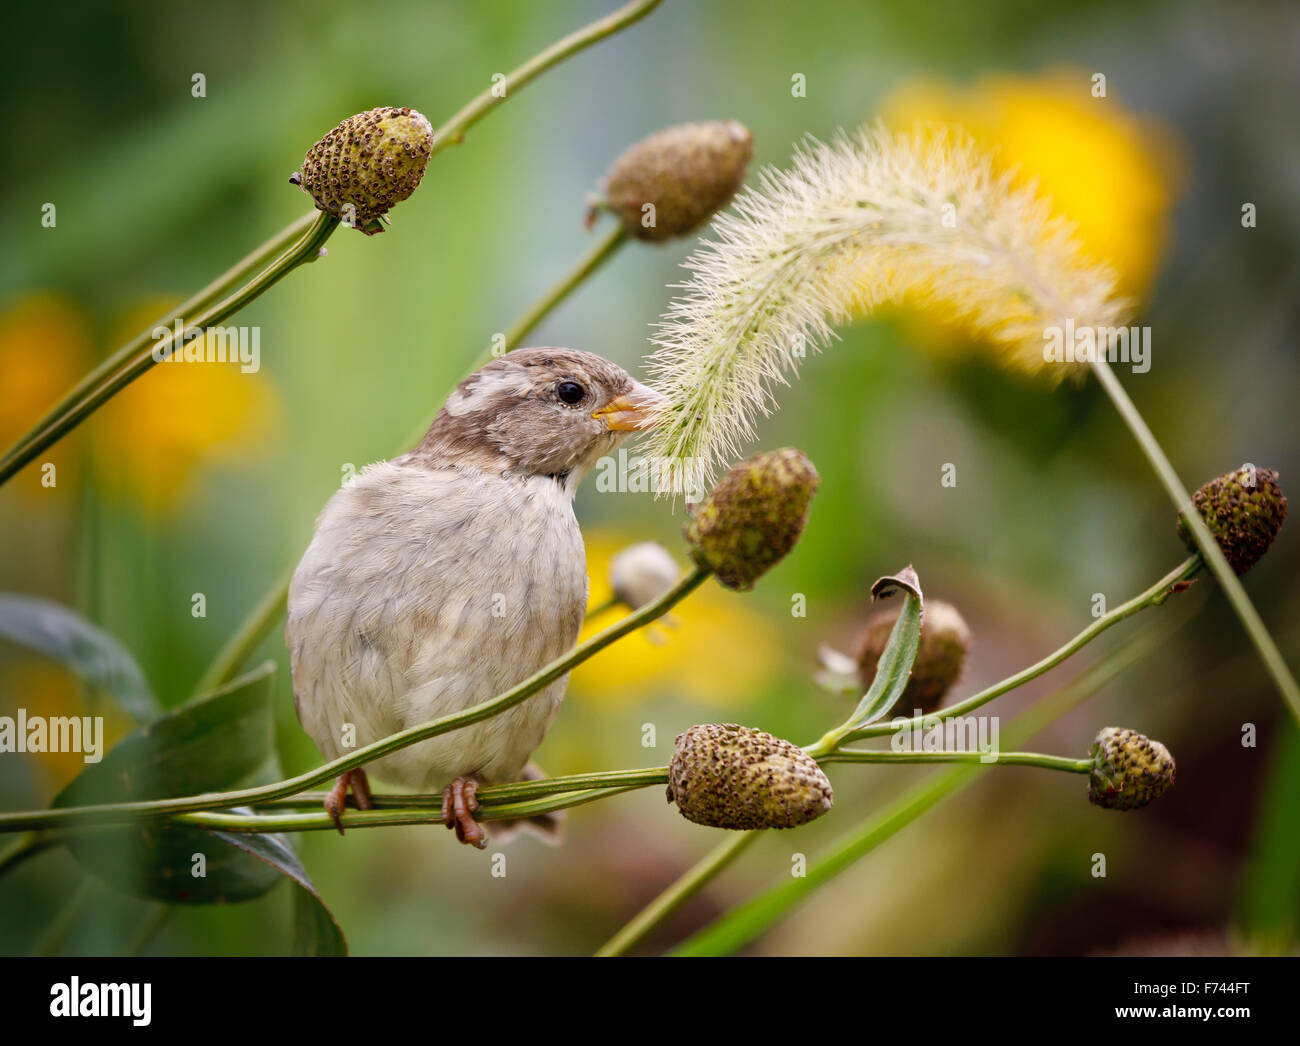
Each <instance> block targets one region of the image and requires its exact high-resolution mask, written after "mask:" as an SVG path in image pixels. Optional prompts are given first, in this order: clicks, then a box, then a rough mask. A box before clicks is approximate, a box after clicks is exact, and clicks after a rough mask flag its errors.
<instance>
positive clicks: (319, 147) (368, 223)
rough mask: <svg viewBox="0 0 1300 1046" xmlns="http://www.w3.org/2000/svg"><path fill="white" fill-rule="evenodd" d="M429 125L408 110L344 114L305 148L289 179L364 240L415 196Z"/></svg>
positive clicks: (428, 140)
mask: <svg viewBox="0 0 1300 1046" xmlns="http://www.w3.org/2000/svg"><path fill="white" fill-rule="evenodd" d="M432 146H433V126H432V125H431V124H430V123H429V121H428V119H427V118H426V117H425V116H424V115H423V114H421V113H418V112H416V111H415V110H414V109H408V108H405V107H403V108H394V107H392V106H385V107H382V108H379V109H370V110H367V111H366V112H364V113H357V115H356V116H349V117H348V118H347V119H346V120H344V121H343V122H342V123H341V124H339V125H338V126H337V127H335V128H334V130H332V131H330V132H329V134H327V135H325V137H324V138H322V139H321V140H320V141H319V142H317V143H316V144H315V145H313V146H312V147H311V149H310V150H308V152H307V156H306V157H305V158H304V159H303V162H302V173H301V174H294V175H293V176H292V177H291V178H290V179H289V181H291V182H293V183H294V184H295V185H301V186H302V188H303V191H304V192H308V193H310V194H311V197H312V199H313V200H315V201H316V206H317V208H319V209H320V210H322V211H324V212H325V213H326V214H332V215H334V217H336V218H341V219H343V220H344V221H346V222H347V223H348V224H350V225H352V226H353V227H354V228H357V229H360V230H361V231H362V232H364V233H365V234H366V235H367V236H373V235H374V234H375V233H377V232H383V231H384V226H383V224H382V222H386V221H387V220H388V218H387V214H388V212H389V210H390V209H391V208H392V207H393V206H394V205H395V204H398V203H401V202H402V201H403V200H405V199H406V198H407V197H408V196H410V195H411V193H413V192H415V190H416V188H417V187H418V186H419V184H420V181H421V179H422V178H423V177H424V169H425V167H427V166H428V164H429V155H430V151H431V149H432Z"/></svg>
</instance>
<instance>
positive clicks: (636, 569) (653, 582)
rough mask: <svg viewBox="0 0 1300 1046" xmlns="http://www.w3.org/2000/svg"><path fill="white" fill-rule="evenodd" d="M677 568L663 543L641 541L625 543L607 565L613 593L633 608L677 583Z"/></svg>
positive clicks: (679, 575)
mask: <svg viewBox="0 0 1300 1046" xmlns="http://www.w3.org/2000/svg"><path fill="white" fill-rule="evenodd" d="M679 577H681V569H680V568H679V567H678V566H677V561H676V560H674V559H673V557H672V556H671V555H670V554H669V552H668V550H667V549H666V548H664V547H663V545H660V544H658V543H657V542H654V541H642V542H640V543H639V544H636V545H629V546H628V547H627V548H625V549H623V550H622V551H621V552H619V553H618V555H616V556H615V557H614V558H613V559H612V560H611V561H610V564H609V583H610V587H612V588H613V589H614V596H615V598H617V599H618V600H619V601H620V602H622V603H625V604H627V605H628V606H629V607H631V608H632V609H633V610H639V609H640V608H641V607H643V606H645V605H646V604H647V603H653V602H654V601H655V600H656V599H658V598H659V597H660V596H662V595H663V594H664V593H665V592H667V591H668V590H669V589H670V588H672V587H673V585H675V584H676V583H677V579H678V578H679Z"/></svg>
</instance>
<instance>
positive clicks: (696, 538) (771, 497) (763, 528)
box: [685, 447, 818, 592]
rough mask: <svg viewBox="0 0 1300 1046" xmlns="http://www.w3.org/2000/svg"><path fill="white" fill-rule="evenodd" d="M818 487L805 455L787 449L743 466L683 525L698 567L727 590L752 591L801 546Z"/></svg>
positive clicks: (722, 481)
mask: <svg viewBox="0 0 1300 1046" xmlns="http://www.w3.org/2000/svg"><path fill="white" fill-rule="evenodd" d="M817 483H818V476H817V470H816V469H815V468H813V464H812V462H811V461H809V460H808V458H807V456H806V455H805V454H804V453H803V451H799V450H793V449H791V448H789V447H787V448H784V449H782V450H771V451H766V452H764V453H761V454H755V455H754V456H753V457H751V458H747V459H746V460H744V461H742V462H741V463H740V464H739V465H736V466H735V467H734V468H733V469H732V470H731V471H730V472H728V473H727V474H726V475H725V476H723V477H722V479H721V480H719V481H718V484H717V486H715V487H714V488H713V489H712V490H711V491H709V493H708V494H706V495H705V497H704V500H703V501H701V502H700V503H699V504H698V505H697V506H696V507H695V511H694V512H692V513H691V518H690V519H689V520H688V521H687V523H686V529H685V534H686V541H687V543H688V544H689V545H690V546H691V549H692V551H693V553H694V555H695V559H696V561H697V562H699V563H700V564H701V565H703V566H707V567H710V568H711V569H712V570H713V572H714V573H715V574H717V576H718V580H719V581H721V582H722V584H724V585H725V586H726V587H727V588H733V589H736V590H738V591H741V592H744V591H747V590H749V589H751V588H753V587H754V582H755V581H757V580H758V579H759V578H760V577H762V576H763V575H764V574H766V573H767V572H768V571H769V570H770V569H772V567H774V566H775V565H776V564H777V563H779V562H781V560H782V559H784V558H785V557H786V555H787V554H788V553H789V551H790V550H791V549H792V548H794V545H795V542H796V541H798V540H799V535H800V534H801V533H803V528H804V524H805V523H806V522H807V520H808V503H809V502H810V501H812V496H813V494H814V493H816V491H817Z"/></svg>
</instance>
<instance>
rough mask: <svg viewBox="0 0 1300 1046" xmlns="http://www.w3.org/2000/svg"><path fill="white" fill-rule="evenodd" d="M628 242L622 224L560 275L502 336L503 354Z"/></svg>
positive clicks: (485, 359) (485, 355) (486, 355)
mask: <svg viewBox="0 0 1300 1046" xmlns="http://www.w3.org/2000/svg"><path fill="white" fill-rule="evenodd" d="M625 243H627V233H626V232H625V231H624V230H623V226H622V225H617V226H615V227H614V229H613V231H612V232H610V233H608V234H607V235H606V236H605V237H604V238H603V239H602V240H600V242H598V243H597V244H595V245H594V246H593V247H592V248H591V249H590V250H588V251H587V253H586V254H584V255H583V256H582V257H581V258H579V259H578V262H577V264H576V265H574V266H573V268H572V269H570V270H569V271H568V273H566V274H565V275H564V276H562V277H561V278H560V280H559V282H558V283H556V284H555V285H554V286H553V287H551V289H550V290H549V291H547V292H546V293H545V294H543V295H542V296H541V297H540V298H538V299H537V301H535V302H533V304H532V305H531V306H530V307H529V309H528V311H527V312H525V313H524V314H523V315H522V316H520V317H519V319H518V320H517V321H515V324H514V326H512V327H511V328H510V329H509V330H508V331H506V335H505V347H504V348H503V350H502V352H510V351H511V350H513V349H517V348H518V347H519V345H520V343H521V342H523V340H524V338H526V337H527V336H528V333H529V332H530V331H531V330H532V329H533V328H534V327H536V326H537V325H538V324H539V323H541V322H542V320H544V319H545V318H546V317H547V316H549V315H550V314H551V311H552V310H553V309H554V308H555V307H556V306H557V305H559V304H560V302H562V301H563V300H564V299H565V298H567V297H568V296H569V295H570V294H571V293H572V292H573V290H574V289H575V288H577V287H578V286H579V285H580V284H581V283H582V282H583V281H584V280H585V279H587V277H589V276H590V275H591V274H592V273H593V272H595V271H596V270H597V269H599V268H600V267H601V266H602V265H604V264H605V262H606V261H608V260H609V259H610V258H612V257H613V256H614V255H615V254H616V253H617V251H618V249H619V248H620V247H622V246H623V244H625ZM493 355H494V354H493V353H492V352H490V351H489V352H486V353H483V354H482V355H480V356H479V358H478V359H477V360H475V361H474V366H473V367H471V368H470V371H471V372H473V371H476V370H478V369H479V368H480V367H481V366H483V365H484V364H485V363H487V362H488V361H489V360H491V359H492V357H493Z"/></svg>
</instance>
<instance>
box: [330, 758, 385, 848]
mask: <svg viewBox="0 0 1300 1046" xmlns="http://www.w3.org/2000/svg"><path fill="white" fill-rule="evenodd" d="M349 787H350V788H351V789H352V801H353V802H354V803H355V804H356V807H357V809H358V810H369V809H371V808H372V807H373V806H374V805H375V804H374V803H373V802H372V801H371V798H370V782H369V781H367V780H366V772H365V771H364V770H362V769H360V768H358V769H356V770H349V771H347V772H346V773H342V774H339V777H338V780H337V781H335V782H334V787H333V788H331V789H330V790H329V793H328V794H327V795H326V796H325V812H326V813H328V814H329V815H330V817H331V818H332V819H333V821H334V827H335V828H337V829H338V830H339V835H342V834H343V808H344V807H345V806H347V802H348V788H349Z"/></svg>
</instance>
